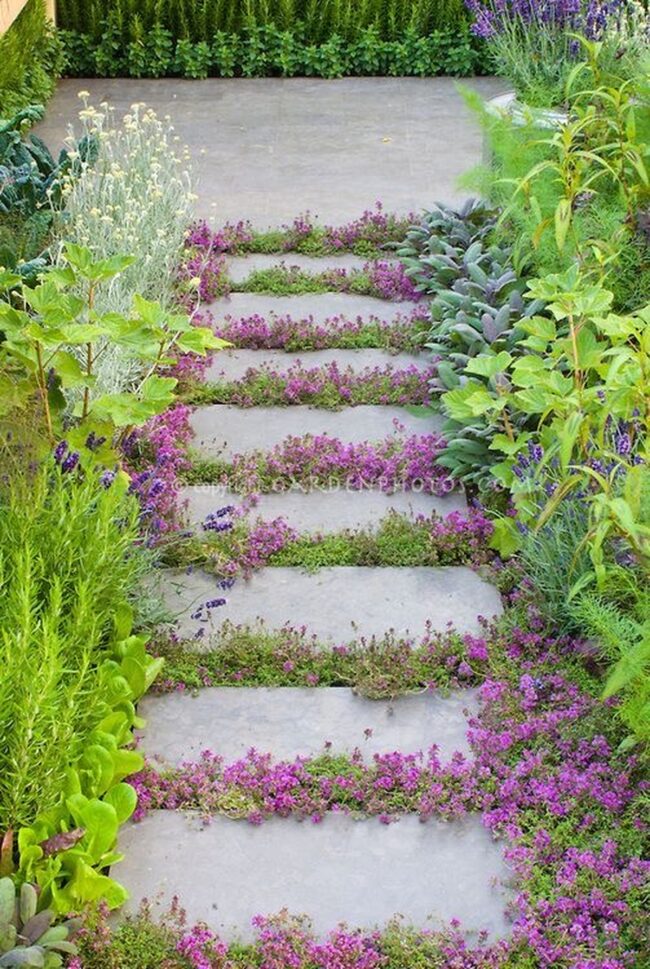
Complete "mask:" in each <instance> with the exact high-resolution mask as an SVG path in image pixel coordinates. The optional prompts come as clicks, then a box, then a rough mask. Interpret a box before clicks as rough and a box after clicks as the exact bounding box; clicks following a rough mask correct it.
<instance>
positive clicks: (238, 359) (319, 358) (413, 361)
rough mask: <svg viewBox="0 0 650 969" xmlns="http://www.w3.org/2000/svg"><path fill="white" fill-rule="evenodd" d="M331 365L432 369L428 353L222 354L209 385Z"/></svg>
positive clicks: (354, 368)
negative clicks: (255, 374) (256, 373)
mask: <svg viewBox="0 0 650 969" xmlns="http://www.w3.org/2000/svg"><path fill="white" fill-rule="evenodd" d="M332 364H336V366H337V367H338V368H339V370H341V371H347V370H351V371H352V372H353V373H363V371H364V370H372V369H374V368H375V367H380V368H381V369H382V370H383V369H384V368H385V367H390V368H391V369H392V370H396V371H397V370H406V369H407V368H409V367H417V368H418V370H420V371H422V372H423V373H426V372H427V371H429V370H431V369H432V364H431V360H430V358H429V357H428V356H427V354H426V353H418V354H416V353H400V354H399V355H398V354H395V353H390V351H388V350H376V349H368V350H311V351H307V352H305V351H302V352H301V353H285V352H284V351H283V350H222V351H221V352H220V353H215V354H214V356H213V358H212V362H211V364H210V366H209V368H208V370H207V373H206V380H207V381H208V383H216V382H221V381H232V380H241V379H242V377H244V376H245V374H246V372H247V371H248V370H262V369H263V370H273V371H276V372H278V373H286V372H287V370H289V369H290V368H291V367H296V366H300V367H302V368H303V369H304V370H312V369H313V368H315V367H330V366H331V365H332Z"/></svg>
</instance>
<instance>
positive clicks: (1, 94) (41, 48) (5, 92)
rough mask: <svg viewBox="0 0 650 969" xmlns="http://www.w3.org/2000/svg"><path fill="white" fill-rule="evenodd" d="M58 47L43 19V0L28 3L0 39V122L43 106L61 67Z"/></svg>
mask: <svg viewBox="0 0 650 969" xmlns="http://www.w3.org/2000/svg"><path fill="white" fill-rule="evenodd" d="M61 57H62V52H61V45H60V43H59V41H58V39H57V37H56V33H55V31H54V30H53V29H52V26H51V24H50V23H49V21H48V19H47V17H46V16H45V4H44V0H29V3H27V4H26V5H25V7H24V8H23V10H22V11H21V12H20V14H19V15H18V17H17V18H16V20H15V21H14V23H13V24H12V25H11V27H10V28H9V30H8V31H7V32H6V34H3V36H2V37H0V118H7V117H9V116H10V115H12V114H14V113H15V112H16V111H20V110H21V108H24V107H25V106H26V105H28V104H33V103H34V102H44V101H47V99H48V98H49V97H50V95H51V94H52V92H53V90H54V82H55V78H56V77H57V75H58V74H59V71H60V67H61Z"/></svg>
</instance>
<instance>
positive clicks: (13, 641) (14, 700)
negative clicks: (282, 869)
mask: <svg viewBox="0 0 650 969" xmlns="http://www.w3.org/2000/svg"><path fill="white" fill-rule="evenodd" d="M137 538H138V508H137V502H136V499H135V498H128V497H125V495H124V494H123V493H120V491H119V489H118V488H117V487H115V488H114V487H111V488H103V487H102V486H101V485H100V484H99V482H98V480H97V478H96V477H94V476H89V477H88V478H86V479H81V478H78V477H77V476H76V475H75V474H74V473H73V472H69V473H65V472H63V471H61V470H60V469H59V468H58V467H57V466H56V465H55V464H53V463H52V464H50V463H49V462H48V465H47V467H46V468H44V469H43V470H41V471H38V472H37V473H36V474H35V475H29V476H26V477H23V476H22V475H20V474H12V475H11V481H10V483H9V485H8V486H5V487H3V489H2V491H1V492H0V585H1V587H2V596H1V597H0V617H1V619H0V628H1V629H2V637H1V638H0V665H1V666H2V669H3V675H2V678H1V680H0V732H1V734H2V737H3V744H2V747H1V748H0V829H3V830H4V829H6V828H9V827H14V828H15V827H17V826H20V825H23V824H31V823H32V822H33V821H34V819H35V818H36V817H37V815H38V814H39V813H41V812H45V811H49V810H50V809H51V808H52V807H54V806H55V805H56V804H57V802H58V801H59V800H60V799H61V797H62V796H63V780H64V775H65V771H66V768H67V767H68V765H69V764H70V763H73V762H74V761H75V760H76V759H77V758H79V757H80V756H81V754H82V753H83V751H84V748H85V746H86V743H87V740H88V736H89V734H90V733H91V731H92V730H93V729H94V728H95V727H96V725H97V724H98V723H99V722H100V721H101V719H102V716H103V715H104V711H103V708H102V703H101V702H99V701H100V698H101V693H102V689H101V684H100V683H99V681H98V677H97V671H98V663H99V662H100V661H101V659H102V658H103V656H105V655H106V650H107V647H108V644H109V643H110V642H111V641H114V637H115V629H114V622H113V617H114V616H115V615H116V614H118V613H119V610H120V609H121V608H123V607H124V605H125V603H126V601H127V599H128V597H129V596H130V595H131V594H132V593H133V591H134V588H135V584H136V582H137V580H138V578H139V572H140V561H139V559H138V557H137V556H136V555H134V554H133V547H134V543H135V542H136V540H137Z"/></svg>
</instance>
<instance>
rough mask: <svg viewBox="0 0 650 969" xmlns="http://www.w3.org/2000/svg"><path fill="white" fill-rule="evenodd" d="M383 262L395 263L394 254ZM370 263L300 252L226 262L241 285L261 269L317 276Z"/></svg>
mask: <svg viewBox="0 0 650 969" xmlns="http://www.w3.org/2000/svg"><path fill="white" fill-rule="evenodd" d="M381 261H382V262H391V263H394V262H396V261H397V260H396V259H395V255H394V253H393V254H391V253H386V257H385V258H384V257H383V256H382V258H381ZM367 262H368V260H367V259H364V258H362V257H361V256H355V255H354V254H353V253H349V252H346V253H342V254H341V255H335V256H305V255H303V254H302V253H299V252H287V253H269V254H267V253H261V252H260V253H251V254H250V255H248V256H229V257H228V259H227V261H226V266H227V269H228V276H229V278H230V279H232V281H233V282H235V283H241V282H243V281H244V280H245V279H247V278H248V276H250V274H251V273H252V272H257V271H258V270H260V269H272V268H273V267H274V266H285V267H286V268H289V267H293V266H296V267H297V268H298V269H302V270H303V271H304V272H308V273H312V274H314V275H315V274H316V273H322V272H326V271H327V270H328V269H345V270H347V271H348V272H349V271H350V270H351V269H363V267H364V266H365V265H366V263H367Z"/></svg>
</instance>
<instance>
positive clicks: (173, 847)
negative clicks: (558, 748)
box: [115, 811, 509, 940]
mask: <svg viewBox="0 0 650 969" xmlns="http://www.w3.org/2000/svg"><path fill="white" fill-rule="evenodd" d="M119 850H120V851H122V852H124V853H125V855H126V859H125V861H123V862H121V864H120V865H119V866H116V868H115V877H116V878H118V879H119V881H120V882H121V883H122V884H124V885H126V887H127V888H128V890H129V891H130V893H131V901H130V902H129V903H128V909H129V910H131V911H134V910H135V909H136V908H137V906H138V903H139V901H140V899H141V898H142V897H143V896H146V897H147V898H148V899H150V900H156V904H157V905H160V906H161V907H162V908H166V907H167V906H168V905H169V903H170V901H171V898H172V896H173V895H175V894H177V895H178V896H179V897H180V898H181V900H182V905H183V908H185V909H186V910H187V915H188V919H189V922H190V924H191V923H193V922H195V921H198V920H200V921H204V922H206V923H207V924H208V925H210V926H211V927H212V928H213V929H214V930H216V931H218V932H220V933H221V934H222V935H223V937H224V938H226V939H233V938H242V939H243V940H249V939H251V938H252V937H253V932H252V929H251V919H252V917H253V916H254V915H257V914H264V915H271V914H276V913H278V912H279V911H280V910H281V909H282V908H287V909H288V910H289V911H290V912H292V913H294V914H300V913H306V914H307V915H309V916H310V917H311V918H312V920H313V923H314V929H315V931H316V933H317V934H318V935H320V936H321V937H322V936H324V935H326V934H327V933H328V932H329V931H330V930H332V929H334V928H335V927H336V926H337V924H338V923H339V922H347V923H348V925H350V926H352V927H362V928H367V929H371V928H374V927H375V926H376V925H383V924H384V923H385V922H387V921H388V920H389V919H391V918H392V917H393V916H394V915H395V914H396V913H400V914H402V915H403V916H404V918H405V919H406V921H407V923H410V924H414V925H416V926H419V927H422V928H439V927H440V926H441V923H447V922H448V921H449V920H451V919H452V918H458V919H460V921H461V923H462V925H463V927H464V928H465V929H485V930H486V931H487V932H488V933H489V935H490V937H491V938H496V937H500V936H505V935H507V934H508V931H509V927H508V922H507V921H506V918H505V915H504V907H505V904H506V902H507V891H506V890H505V889H504V888H503V887H501V885H500V884H499V883H501V882H505V881H506V880H507V879H508V877H509V872H508V869H507V867H506V865H505V862H504V860H503V855H502V852H501V849H500V847H499V845H498V844H497V843H496V842H494V841H493V840H492V838H491V836H490V834H489V833H488V832H487V831H486V830H485V828H484V827H483V826H482V825H481V823H480V821H479V820H478V818H467V819H465V820H463V821H462V822H453V823H449V822H442V821H437V820H430V821H428V822H426V823H425V824H422V823H421V822H420V821H419V819H418V818H416V817H413V816H411V817H403V818H402V819H401V820H399V821H397V822H396V823H394V824H390V825H384V824H381V822H380V821H379V820H378V819H377V818H369V819H366V820H362V821H355V820H353V819H351V818H349V817H345V816H343V815H336V814H331V815H328V816H327V817H326V818H325V819H324V820H323V821H322V822H321V823H320V824H311V823H310V822H308V821H305V822H300V821H297V820H295V819H291V818H287V819H284V818H273V819H270V820H269V821H266V822H265V823H264V824H262V825H259V826H255V825H251V824H248V823H246V822H245V821H233V820H230V819H229V818H223V817H217V818H215V819H214V820H213V821H212V823H211V824H209V825H207V826H206V827H200V824H199V822H198V820H197V819H195V818H188V817H187V816H185V815H184V814H182V813H178V812H173V811H158V812H155V813H153V814H150V815H149V816H148V817H146V818H145V819H144V821H141V822H140V823H139V824H128V825H126V826H125V827H124V828H123V829H122V831H121V833H120V841H119ZM159 896H160V897H159Z"/></svg>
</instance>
